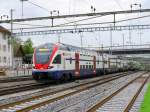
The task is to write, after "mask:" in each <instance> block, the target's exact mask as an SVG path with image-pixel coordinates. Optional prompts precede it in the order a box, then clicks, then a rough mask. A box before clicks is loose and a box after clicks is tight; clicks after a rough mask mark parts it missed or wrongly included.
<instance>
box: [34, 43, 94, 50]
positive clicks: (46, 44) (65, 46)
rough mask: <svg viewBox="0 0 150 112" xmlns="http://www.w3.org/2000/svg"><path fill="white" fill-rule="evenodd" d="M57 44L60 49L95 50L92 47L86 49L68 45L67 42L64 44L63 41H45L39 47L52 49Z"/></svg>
mask: <svg viewBox="0 0 150 112" xmlns="http://www.w3.org/2000/svg"><path fill="white" fill-rule="evenodd" d="M55 45H58V46H59V49H60V50H66V51H78V50H80V51H81V50H83V51H91V52H93V50H90V49H84V48H80V47H77V46H72V45H67V44H63V43H56V44H54V43H45V44H43V45H40V46H38V47H37V48H48V49H52V48H53V47H54V46H55ZM95 52H96V51H95Z"/></svg>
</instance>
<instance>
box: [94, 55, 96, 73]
mask: <svg viewBox="0 0 150 112" xmlns="http://www.w3.org/2000/svg"><path fill="white" fill-rule="evenodd" d="M93 73H94V74H96V56H94V57H93Z"/></svg>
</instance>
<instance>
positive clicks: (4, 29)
mask: <svg viewBox="0 0 150 112" xmlns="http://www.w3.org/2000/svg"><path fill="white" fill-rule="evenodd" d="M0 32H1V33H7V34H11V32H10V31H9V30H7V29H6V28H4V27H2V26H0Z"/></svg>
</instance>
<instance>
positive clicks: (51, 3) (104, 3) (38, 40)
mask: <svg viewBox="0 0 150 112" xmlns="http://www.w3.org/2000/svg"><path fill="white" fill-rule="evenodd" d="M134 3H138V4H139V3H140V4H142V8H150V0H28V1H25V2H24V4H23V6H24V7H23V9H24V10H23V17H22V8H21V7H22V4H21V2H20V0H0V16H3V15H8V16H9V17H10V9H14V18H29V17H40V16H49V15H50V11H53V10H59V12H60V15H64V14H80V13H90V12H91V6H93V7H95V8H96V12H105V11H117V10H129V9H130V5H131V4H134ZM33 4H36V5H39V6H40V7H42V8H40V7H39V6H35V5H33ZM133 9H139V7H138V6H134V7H133ZM146 14H149V13H145V15H146ZM53 15H57V14H56V13H53ZM141 15H142V14H140V13H139V14H130V15H119V16H117V17H116V18H117V20H120V19H125V18H130V17H138V16H141ZM2 19H3V20H5V19H6V18H5V17H3V18H2ZM80 19H81V18H80ZM72 20H78V19H76V18H67V19H61V20H54V24H61V23H64V22H70V21H72ZM105 21H112V17H111V16H106V17H102V18H97V19H91V20H89V21H84V22H80V23H89V22H105ZM149 22H150V20H149V18H145V19H142V20H136V21H129V22H124V23H121V24H117V25H129V24H149ZM22 23H23V24H34V25H51V21H50V20H47V21H34V22H22ZM76 24H79V23H76ZM1 25H2V26H5V27H6V28H8V29H10V25H8V24H1ZM21 27H29V26H27V25H16V24H14V28H21ZM64 28H65V27H64ZM36 30H41V29H36ZM14 32H20V30H18V31H14ZM130 33H131V36H132V38H131V41H132V44H144V43H145V44H150V38H149V30H142V31H132V32H130ZM140 34H141V36H140ZM123 35H124V37H125V44H129V31H114V32H112V38H113V45H121V44H123ZM58 37H60V38H61V42H62V43H66V44H71V45H76V46H80V45H81V38H80V34H55V35H40V36H21V37H19V38H21V39H22V40H26V39H27V38H31V39H32V40H33V43H34V46H38V45H40V44H43V43H46V42H52V43H55V42H58ZM102 45H103V46H109V45H110V32H109V31H108V32H90V33H83V46H84V47H88V46H89V47H94V46H98V47H99V46H102Z"/></svg>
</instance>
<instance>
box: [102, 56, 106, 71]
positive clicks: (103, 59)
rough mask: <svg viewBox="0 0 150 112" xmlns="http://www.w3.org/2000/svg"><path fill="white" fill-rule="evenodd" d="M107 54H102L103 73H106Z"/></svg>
mask: <svg viewBox="0 0 150 112" xmlns="http://www.w3.org/2000/svg"><path fill="white" fill-rule="evenodd" d="M104 57H105V55H104V54H102V65H103V73H104V74H105V58H104Z"/></svg>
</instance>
